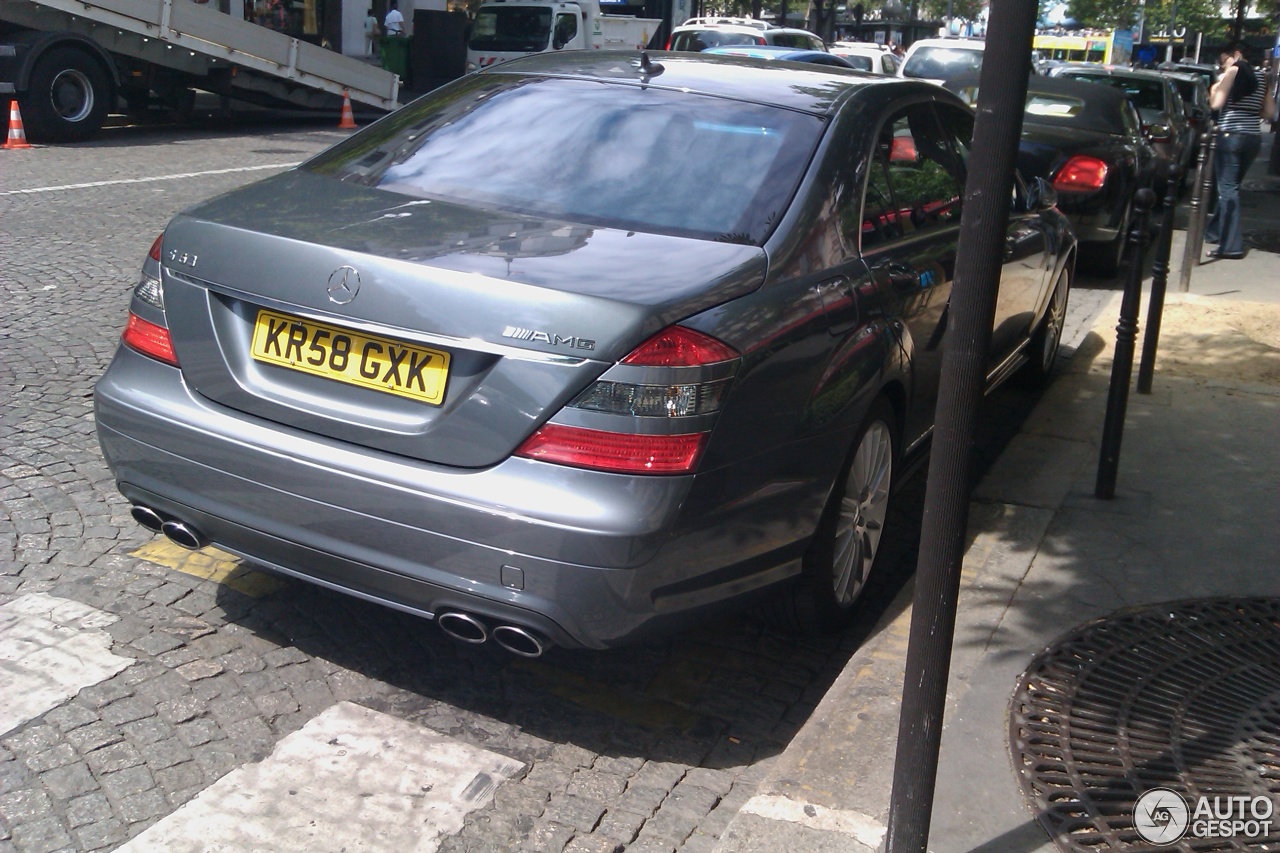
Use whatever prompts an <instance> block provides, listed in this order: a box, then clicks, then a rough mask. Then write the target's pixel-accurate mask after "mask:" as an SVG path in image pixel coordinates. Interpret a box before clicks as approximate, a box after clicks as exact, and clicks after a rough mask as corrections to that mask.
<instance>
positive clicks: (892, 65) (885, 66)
mask: <svg viewBox="0 0 1280 853" xmlns="http://www.w3.org/2000/svg"><path fill="white" fill-rule="evenodd" d="M880 70H881V71H883V72H884V73H885V74H896V73H897V71H898V65H897V63H896V62H894V61H893V55H892V54H889V53H886V54H885V55H884V56H881V57H880Z"/></svg>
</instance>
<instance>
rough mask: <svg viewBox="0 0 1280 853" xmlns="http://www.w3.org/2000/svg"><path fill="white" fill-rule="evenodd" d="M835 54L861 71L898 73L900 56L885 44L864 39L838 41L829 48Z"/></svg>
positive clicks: (891, 74)
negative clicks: (863, 40)
mask: <svg viewBox="0 0 1280 853" xmlns="http://www.w3.org/2000/svg"><path fill="white" fill-rule="evenodd" d="M827 49H828V50H829V51H830V52H831V53H832V54H833V55H835V56H839V57H841V58H842V59H845V60H847V61H848V62H849V64H850V65H852V66H853V67H854V68H856V69H858V70H859V71H869V72H870V73H872V74H888V75H890V76H894V75H896V74H897V73H898V64H899V62H898V57H896V56H894V55H893V51H891V50H889V48H888V47H887V46H885V45H883V44H875V43H874V42H862V41H838V42H836V43H835V44H833V45H831V46H830V47H829V48H827Z"/></svg>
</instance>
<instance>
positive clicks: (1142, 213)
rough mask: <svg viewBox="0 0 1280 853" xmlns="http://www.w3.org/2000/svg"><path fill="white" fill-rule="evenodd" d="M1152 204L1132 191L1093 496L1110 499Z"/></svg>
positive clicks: (1143, 193) (1143, 192) (1150, 196)
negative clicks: (1125, 271)
mask: <svg viewBox="0 0 1280 853" xmlns="http://www.w3.org/2000/svg"><path fill="white" fill-rule="evenodd" d="M1155 203H1156V194H1155V192H1154V191H1152V190H1149V189H1146V188H1143V189H1140V190H1138V191H1137V192H1136V193H1134V196H1133V204H1134V206H1135V207H1137V209H1138V221H1137V222H1135V223H1134V225H1133V229H1132V230H1131V231H1130V232H1129V277H1128V279H1127V280H1126V281H1125V285H1124V298H1123V299H1121V301H1120V322H1119V324H1117V325H1116V348H1115V353H1114V359H1113V361H1112V362H1111V387H1110V389H1109V390H1108V392H1107V417H1106V420H1105V421H1104V422H1103V425H1102V450H1101V452H1100V454H1099V456H1098V482H1097V485H1095V486H1094V490H1093V496H1094V497H1096V498H1099V499H1101V500H1110V499H1111V498H1113V497H1115V496H1116V472H1117V470H1118V469H1119V467H1120V440H1121V439H1122V438H1123V437H1124V415H1125V409H1126V408H1127V407H1128V405H1129V379H1130V378H1131V377H1132V376H1133V350H1134V340H1135V339H1136V338H1137V336H1138V306H1139V304H1140V303H1141V302H1142V262H1143V257H1142V254H1143V253H1142V246H1143V244H1144V243H1145V242H1146V237H1147V218H1148V217H1149V216H1150V214H1151V208H1152V206H1153V205H1155Z"/></svg>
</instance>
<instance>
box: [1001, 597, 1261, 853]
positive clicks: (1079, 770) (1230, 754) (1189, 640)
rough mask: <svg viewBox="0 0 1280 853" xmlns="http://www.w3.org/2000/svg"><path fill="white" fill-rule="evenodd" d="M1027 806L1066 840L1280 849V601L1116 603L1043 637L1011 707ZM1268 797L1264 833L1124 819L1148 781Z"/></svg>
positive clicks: (1194, 795)
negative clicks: (1206, 832)
mask: <svg viewBox="0 0 1280 853" xmlns="http://www.w3.org/2000/svg"><path fill="white" fill-rule="evenodd" d="M1009 738H1010V744H1011V748H1012V754H1013V760H1014V763H1015V767H1016V769H1017V772H1018V776H1019V781H1020V783H1021V785H1022V790H1023V793H1024V795H1025V796H1026V799H1027V803H1028V805H1029V806H1030V808H1031V809H1032V811H1033V812H1035V814H1036V817H1037V819H1038V820H1039V821H1040V823H1041V825H1042V826H1043V827H1044V828H1045V830H1046V831H1047V832H1048V833H1049V835H1050V836H1051V837H1052V838H1053V839H1054V842H1055V843H1056V844H1057V846H1058V848H1059V849H1060V850H1063V851H1069V852H1070V853H1075V851H1089V853H1094V851H1139V850H1156V849H1160V850H1181V851H1234V850H1248V851H1263V850H1280V599H1199V600H1194V601H1183V602H1174V603H1169V604H1160V605H1155V606H1151V607H1143V608H1136V609H1132V610H1125V611H1120V612H1118V613H1115V614H1112V615H1111V616H1108V617H1105V618H1103V619H1098V620H1095V621H1093V622H1089V623H1086V624H1084V625H1082V626H1080V627H1079V628H1077V629H1075V630H1074V631H1073V632H1071V633H1070V634H1068V635H1067V636H1066V637H1064V638H1062V639H1060V640H1059V641H1057V642H1056V643H1054V644H1053V645H1051V646H1049V647H1048V648H1046V649H1045V650H1044V651H1043V652H1042V653H1041V654H1040V655H1038V656H1037V657H1036V659H1035V660H1034V661H1032V663H1031V666H1030V667H1029V668H1028V669H1027V671H1026V672H1025V673H1024V674H1023V675H1022V677H1021V678H1020V679H1019V681H1018V686H1017V689H1016V690H1015V692H1014V695H1013V699H1012V702H1011V705H1010V713H1009ZM1158 787H1164V788H1171V789H1173V790H1174V791H1177V792H1178V793H1179V794H1181V795H1182V796H1183V797H1184V799H1186V800H1187V801H1188V803H1191V804H1193V805H1192V807H1193V808H1194V803H1195V802H1196V801H1197V800H1198V798H1199V797H1201V796H1207V797H1214V796H1220V797H1226V796H1241V795H1246V796H1250V797H1253V796H1268V797H1270V798H1271V799H1272V801H1273V802H1274V803H1276V814H1275V817H1274V818H1273V825H1272V827H1271V830H1270V833H1269V834H1267V835H1266V836H1265V837H1255V838H1230V839H1223V838H1217V839H1208V838H1192V837H1191V834H1190V833H1188V835H1187V836H1186V837H1184V838H1183V840H1181V841H1179V842H1178V843H1177V844H1176V845H1173V846H1162V847H1158V848H1157V847H1156V845H1154V844H1151V843H1149V842H1147V841H1144V840H1143V839H1142V838H1141V837H1140V836H1139V835H1138V833H1137V830H1136V829H1135V828H1134V819H1133V814H1134V804H1135V802H1136V800H1137V799H1138V797H1139V796H1141V795H1142V794H1143V793H1144V792H1145V791H1148V790H1150V789H1152V788H1158Z"/></svg>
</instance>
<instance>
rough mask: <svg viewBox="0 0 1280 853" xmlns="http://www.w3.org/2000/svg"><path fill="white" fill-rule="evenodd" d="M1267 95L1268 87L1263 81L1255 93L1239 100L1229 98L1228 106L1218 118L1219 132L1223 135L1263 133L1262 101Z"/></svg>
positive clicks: (1255, 88)
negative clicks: (1261, 125)
mask: <svg viewBox="0 0 1280 853" xmlns="http://www.w3.org/2000/svg"><path fill="white" fill-rule="evenodd" d="M1265 95H1266V85H1265V84H1264V83H1263V81H1262V80H1261V79H1259V80H1258V85H1257V86H1254V87H1253V91H1252V92H1250V93H1249V94H1247V95H1245V96H1244V97H1243V98H1240V99H1239V100H1233V99H1230V98H1228V100H1227V105H1226V106H1225V107H1223V108H1222V115H1221V116H1220V117H1219V118H1218V130H1219V131H1220V132H1222V133H1261V132H1262V130H1261V127H1260V126H1259V124H1260V122H1261V121H1262V115H1261V113H1262V99H1263V97H1264V96H1265Z"/></svg>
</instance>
